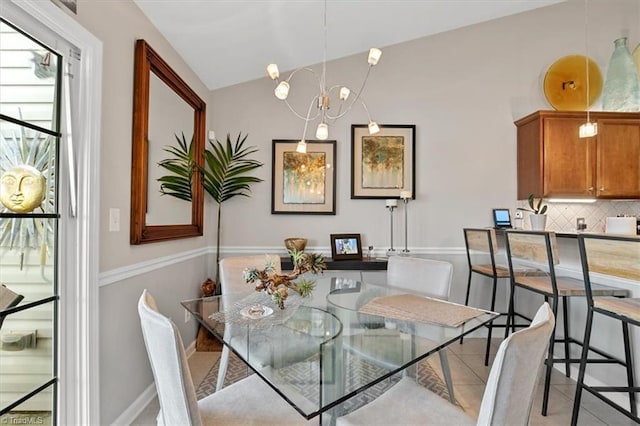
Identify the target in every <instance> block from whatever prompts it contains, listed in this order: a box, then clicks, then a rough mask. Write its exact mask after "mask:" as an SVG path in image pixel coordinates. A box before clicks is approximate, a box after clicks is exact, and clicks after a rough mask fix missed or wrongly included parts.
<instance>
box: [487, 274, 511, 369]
mask: <svg viewBox="0 0 640 426" xmlns="http://www.w3.org/2000/svg"><path fill="white" fill-rule="evenodd" d="M496 287H498V277H493V292H492V293H491V311H492V312H494V311H495V308H496ZM494 321H495V320H494ZM514 322H515V318H514ZM487 328H488V329H489V330H488V331H487V349H486V350H485V353H484V365H485V366H488V365H489V350H490V349H491V334H492V333H491V332H492V331H493V322H490V323H489V324H487Z"/></svg>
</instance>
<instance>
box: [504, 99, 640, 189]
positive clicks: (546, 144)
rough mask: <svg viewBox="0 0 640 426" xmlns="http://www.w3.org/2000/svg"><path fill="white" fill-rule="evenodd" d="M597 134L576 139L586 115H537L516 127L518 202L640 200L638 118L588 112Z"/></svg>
mask: <svg viewBox="0 0 640 426" xmlns="http://www.w3.org/2000/svg"><path fill="white" fill-rule="evenodd" d="M589 115H590V119H591V121H593V122H596V123H598V134H597V135H596V136H594V137H591V138H582V139H581V138H579V137H578V128H579V127H580V125H581V124H583V123H584V122H585V121H586V114H585V113H584V112H575V111H537V112H535V113H533V114H530V115H528V116H526V117H524V118H522V119H520V120H518V121H516V122H515V124H516V127H517V141H518V199H519V200H524V199H526V198H527V197H528V196H529V194H535V195H536V196H542V197H545V198H602V199H606V198H611V199H640V113H635V112H633V113H628V112H627V113H625V112H591V113H590V114H589Z"/></svg>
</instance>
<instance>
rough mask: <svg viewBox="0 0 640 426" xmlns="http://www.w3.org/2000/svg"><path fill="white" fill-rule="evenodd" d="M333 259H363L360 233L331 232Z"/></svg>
mask: <svg viewBox="0 0 640 426" xmlns="http://www.w3.org/2000/svg"><path fill="white" fill-rule="evenodd" d="M331 257H332V258H333V260H362V244H361V242H360V234H331Z"/></svg>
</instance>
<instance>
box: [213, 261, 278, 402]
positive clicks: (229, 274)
mask: <svg viewBox="0 0 640 426" xmlns="http://www.w3.org/2000/svg"><path fill="white" fill-rule="evenodd" d="M267 263H271V264H272V265H273V268H274V271H275V272H276V273H277V274H279V273H280V272H281V268H282V267H281V264H280V257H279V256H270V255H265V254H261V255H254V256H233V257H225V258H222V259H221V260H220V277H219V281H220V293H221V295H222V300H223V302H224V301H225V295H227V294H229V293H246V294H247V295H249V294H251V293H252V292H254V291H255V289H254V287H253V285H252V284H248V283H246V282H245V281H244V279H243V275H242V272H243V271H244V270H245V269H247V268H258V269H264V267H265V265H266V264H267ZM224 305H225V306H227V305H228V304H227V303H224ZM229 353H230V352H229V347H228V346H227V345H222V355H221V356H220V366H219V367H218V381H217V383H216V391H219V390H220V389H222V386H223V385H224V378H225V376H226V374H227V367H228V365H229Z"/></svg>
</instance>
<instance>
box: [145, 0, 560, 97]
mask: <svg viewBox="0 0 640 426" xmlns="http://www.w3.org/2000/svg"><path fill="white" fill-rule="evenodd" d="M134 1H135V2H136V4H137V5H138V6H139V7H140V9H142V11H143V12H144V13H145V15H147V17H148V18H149V19H150V20H151V22H152V23H153V24H154V25H155V26H156V27H157V28H158V29H159V30H160V32H161V33H162V34H163V35H164V36H165V37H166V38H167V40H168V41H169V43H171V45H172V46H173V47H174V48H175V49H176V50H177V51H178V52H179V53H180V54H181V55H182V57H183V59H184V60H185V62H186V63H187V64H188V65H189V66H190V67H191V68H192V69H193V70H194V71H195V72H196V73H197V74H198V76H199V77H200V79H201V80H202V81H203V82H204V83H205V84H206V85H207V87H208V88H209V89H217V88H220V87H226V86H231V85H234V84H237V83H242V82H245V81H249V80H254V79H257V78H260V77H263V76H264V75H265V67H266V65H267V64H269V63H272V62H275V63H277V64H278V66H279V67H280V70H281V71H285V70H291V69H295V68H298V67H301V66H308V65H312V64H317V63H320V62H322V60H323V55H324V44H325V42H324V33H325V26H324V16H325V2H324V0H181V1H176V0H134ZM562 1H566V0H327V2H326V33H327V41H326V59H327V60H332V59H337V58H341V57H345V56H349V55H352V54H356V53H360V52H366V51H368V49H369V48H370V47H379V48H384V47H385V46H389V45H393V44H397V43H402V42H405V41H408V40H412V39H416V38H420V37H424V36H428V35H431V34H436V33H440V32H444V31H449V30H452V29H456V28H460V27H464V26H468V25H473V24H477V23H480V22H484V21H488V20H491V19H496V18H500V17H504V16H508V15H512V14H516V13H521V12H525V11H528V10H531V9H535V8H539V7H544V6H548V5H551V4H554V3H560V2H562ZM382 60H384V53H383V59H382Z"/></svg>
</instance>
